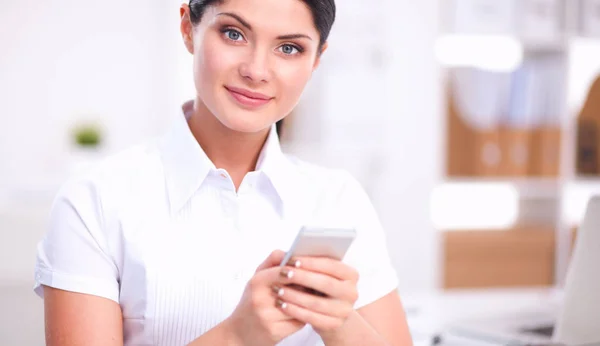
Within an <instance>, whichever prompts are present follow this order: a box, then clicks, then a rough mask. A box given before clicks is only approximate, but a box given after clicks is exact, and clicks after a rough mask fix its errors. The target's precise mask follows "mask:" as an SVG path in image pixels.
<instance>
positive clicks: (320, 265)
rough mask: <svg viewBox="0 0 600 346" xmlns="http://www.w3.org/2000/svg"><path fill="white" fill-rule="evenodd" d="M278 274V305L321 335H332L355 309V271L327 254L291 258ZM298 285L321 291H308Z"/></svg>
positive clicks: (328, 336)
mask: <svg viewBox="0 0 600 346" xmlns="http://www.w3.org/2000/svg"><path fill="white" fill-rule="evenodd" d="M280 274H281V275H280V276H279V278H278V284H276V286H275V287H274V289H273V290H274V291H275V292H278V293H279V299H280V301H281V302H280V304H278V305H279V306H280V309H281V310H282V311H284V312H285V313H286V315H288V316H289V317H292V318H294V319H295V320H298V321H301V322H304V323H308V324H310V325H312V327H313V329H314V330H315V331H316V332H317V333H319V335H320V336H321V337H322V338H323V339H330V338H334V337H335V336H336V333H338V332H340V331H341V329H342V327H343V326H344V324H345V323H346V321H347V320H348V318H349V317H350V316H351V314H352V313H354V303H355V302H356V300H357V299H358V292H357V289H356V284H357V282H358V272H357V271H356V270H355V269H353V268H352V267H350V266H348V265H346V264H345V263H342V262H340V261H337V260H333V259H330V258H324V257H299V258H295V259H292V261H290V263H289V264H288V265H287V266H286V267H284V268H282V270H281V273H280ZM297 286H301V287H304V288H308V289H309V290H315V291H318V292H321V293H323V294H322V295H316V294H311V293H308V292H307V290H305V289H301V288H297Z"/></svg>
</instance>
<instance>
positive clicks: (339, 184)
mask: <svg viewBox="0 0 600 346" xmlns="http://www.w3.org/2000/svg"><path fill="white" fill-rule="evenodd" d="M288 159H289V160H290V162H291V163H292V166H293V167H294V172H295V175H296V176H297V177H298V179H297V182H296V183H297V186H295V189H296V191H297V193H298V194H299V195H301V196H303V198H302V200H304V201H307V202H310V204H312V205H314V208H315V209H314V215H315V218H316V220H318V222H324V220H333V221H332V222H340V220H346V221H348V222H356V221H357V220H356V219H357V218H358V217H360V215H363V214H364V212H365V211H368V210H370V209H372V205H371V200H370V198H369V196H368V195H367V193H366V191H365V189H364V188H363V186H362V184H361V183H360V182H359V181H358V179H356V178H355V177H354V176H353V175H352V174H351V173H350V172H349V171H347V170H345V169H341V168H332V167H326V166H323V165H317V164H314V163H310V162H307V161H304V160H301V159H298V158H297V157H294V156H288Z"/></svg>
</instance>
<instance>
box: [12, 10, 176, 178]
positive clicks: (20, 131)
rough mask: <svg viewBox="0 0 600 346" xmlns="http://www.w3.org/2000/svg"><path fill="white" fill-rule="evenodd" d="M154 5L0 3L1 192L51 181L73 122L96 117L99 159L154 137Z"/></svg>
mask: <svg viewBox="0 0 600 346" xmlns="http://www.w3.org/2000/svg"><path fill="white" fill-rule="evenodd" d="M161 2H162V1H160V0H156V1H143V0H130V1H119V0H106V1H91V0H90V1H82V0H62V1H60V2H58V1H42V2H40V3H36V4H35V6H32V5H31V4H29V3H27V2H23V1H18V0H4V1H2V3H1V4H0V42H1V44H2V54H0V59H1V60H0V61H1V64H0V69H1V70H0V75H1V76H2V78H0V97H1V98H2V102H0V128H1V129H2V133H1V136H0V164H1V165H2V169H1V170H0V171H1V172H2V177H0V178H1V180H2V182H3V185H4V186H5V187H6V186H7V185H9V186H11V187H27V186H32V184H33V185H36V184H38V183H39V184H41V185H43V184H44V183H48V180H50V179H49V178H48V175H49V174H60V173H59V172H57V170H60V169H61V167H63V164H64V160H66V159H68V158H65V157H64V155H65V153H68V151H69V149H70V147H69V145H70V142H69V141H70V137H69V132H68V131H69V129H70V128H71V127H72V126H73V125H74V124H75V122H76V121H77V120H80V119H91V120H95V119H97V118H100V119H101V120H102V125H103V126H105V127H106V128H107V130H108V138H107V146H106V148H105V149H106V150H107V151H108V152H110V151H113V150H118V149H121V148H123V147H125V146H127V145H130V144H132V143H136V142H138V141H140V140H141V139H143V138H145V137H146V136H147V135H148V134H150V133H154V132H155V131H156V119H157V118H159V117H161V116H163V114H164V101H161V98H160V97H158V96H159V95H161V94H162V93H163V91H164V90H165V89H166V86H165V83H164V80H165V71H164V69H162V68H161V66H163V65H164V64H163V62H164V60H165V59H164V58H163V56H164V54H165V53H164V50H163V49H162V46H163V43H164V31H163V26H162V25H163V23H164V21H165V19H164V16H165V15H164V11H163V10H162V8H160V7H157V6H156V5H158V4H160V3H161ZM175 14H176V12H175ZM57 178H58V176H57Z"/></svg>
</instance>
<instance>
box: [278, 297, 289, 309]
mask: <svg viewBox="0 0 600 346" xmlns="http://www.w3.org/2000/svg"><path fill="white" fill-rule="evenodd" d="M275 306H277V307H278V308H280V309H286V308H287V303H286V302H284V301H283V300H281V299H277V301H276V302H275Z"/></svg>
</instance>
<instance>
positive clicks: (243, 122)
mask: <svg viewBox="0 0 600 346" xmlns="http://www.w3.org/2000/svg"><path fill="white" fill-rule="evenodd" d="M226 114H228V115H225V116H218V117H217V118H218V119H219V121H220V122H221V123H222V124H223V125H224V126H225V127H227V128H229V129H230V130H232V131H236V132H243V133H257V132H261V131H265V130H268V129H270V128H271V125H273V124H274V123H275V121H270V120H269V119H270V117H268V116H265V115H263V114H260V112H247V111H240V110H238V111H233V112H232V111H229V112H227V113H226Z"/></svg>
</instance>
